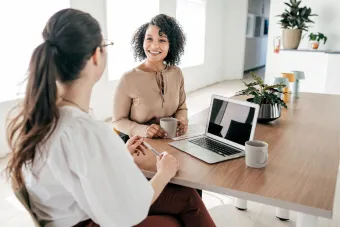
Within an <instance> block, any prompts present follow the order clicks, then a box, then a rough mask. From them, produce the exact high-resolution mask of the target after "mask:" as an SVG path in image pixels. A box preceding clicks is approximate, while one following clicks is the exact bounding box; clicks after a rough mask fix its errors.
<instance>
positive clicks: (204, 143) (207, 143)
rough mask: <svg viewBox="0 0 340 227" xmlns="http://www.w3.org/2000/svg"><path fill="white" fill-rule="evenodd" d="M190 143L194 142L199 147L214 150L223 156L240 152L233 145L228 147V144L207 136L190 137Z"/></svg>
mask: <svg viewBox="0 0 340 227" xmlns="http://www.w3.org/2000/svg"><path fill="white" fill-rule="evenodd" d="M189 142H190V143H193V144H196V145H198V146H200V147H203V148H205V149H207V150H210V151H212V152H215V153H217V154H219V155H222V156H224V157H226V156H230V155H234V154H238V153H241V151H240V150H237V149H235V148H233V147H230V146H228V145H224V144H221V143H219V142H217V141H215V140H212V139H210V138H208V137H200V138H197V139H191V140H189Z"/></svg>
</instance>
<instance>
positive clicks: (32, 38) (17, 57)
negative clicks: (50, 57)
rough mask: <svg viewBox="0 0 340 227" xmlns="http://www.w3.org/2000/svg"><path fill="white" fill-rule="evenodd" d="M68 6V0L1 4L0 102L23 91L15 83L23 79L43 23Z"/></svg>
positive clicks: (39, 41)
mask: <svg viewBox="0 0 340 227" xmlns="http://www.w3.org/2000/svg"><path fill="white" fill-rule="evenodd" d="M18 4H19V5H20V6H18ZM68 7H70V1H69V0H54V1H46V0H33V1H20V2H18V1H2V2H1V7H0V27H1V36H0V50H1V53H2V54H1V56H0V63H1V67H0V102H3V101H7V100H12V99H16V98H18V96H19V91H22V90H23V89H24V88H23V87H24V86H23V85H19V84H20V83H21V82H23V80H24V79H25V76H26V73H27V69H28V64H29V60H30V58H31V54H32V52H33V50H34V48H35V47H36V46H38V45H39V44H40V43H41V42H42V35H41V34H42V31H43V29H44V27H45V24H46V22H47V20H48V19H49V18H50V17H51V16H52V15H53V14H54V13H55V12H57V11H59V10H60V9H62V8H68Z"/></svg>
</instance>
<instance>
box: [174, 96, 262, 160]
mask: <svg viewBox="0 0 340 227" xmlns="http://www.w3.org/2000/svg"><path fill="white" fill-rule="evenodd" d="M258 112H259V105H258V104H255V103H250V102H247V101H239V100H233V99H229V98H226V97H221V96H217V95H213V96H212V100H211V104H210V111H209V117H208V120H207V124H206V128H205V133H204V135H201V136H197V137H192V138H188V139H185V140H180V141H174V142H171V143H169V144H170V145H171V146H173V147H175V148H177V149H179V150H181V151H184V152H186V153H188V154H190V155H192V156H194V157H196V158H198V159H200V160H202V161H204V162H206V163H210V164H213V163H217V162H222V161H226V160H230V159H235V158H240V157H243V156H244V155H245V143H246V142H247V141H249V140H253V138H254V134H255V128H256V122H257V116H258Z"/></svg>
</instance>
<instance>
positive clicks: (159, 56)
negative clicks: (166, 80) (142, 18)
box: [143, 25, 169, 62]
mask: <svg viewBox="0 0 340 227" xmlns="http://www.w3.org/2000/svg"><path fill="white" fill-rule="evenodd" d="M143 48H144V52H145V55H146V57H147V59H148V60H149V61H152V62H159V61H163V60H164V59H165V57H166V56H167V55H168V52H169V40H168V38H167V36H166V35H165V34H162V33H161V34H159V28H158V27H157V26H155V25H149V27H148V28H147V30H146V32H145V37H144V43H143Z"/></svg>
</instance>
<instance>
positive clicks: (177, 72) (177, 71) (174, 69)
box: [167, 65, 183, 79]
mask: <svg viewBox="0 0 340 227" xmlns="http://www.w3.org/2000/svg"><path fill="white" fill-rule="evenodd" d="M167 71H168V72H169V73H170V74H171V75H172V76H175V77H177V78H179V79H183V73H182V70H181V68H180V67H178V66H177V65H169V66H168V69H167Z"/></svg>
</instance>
